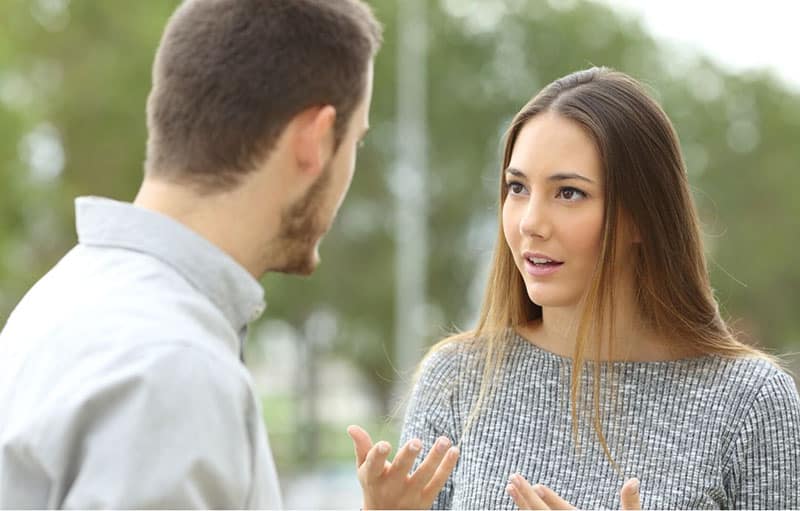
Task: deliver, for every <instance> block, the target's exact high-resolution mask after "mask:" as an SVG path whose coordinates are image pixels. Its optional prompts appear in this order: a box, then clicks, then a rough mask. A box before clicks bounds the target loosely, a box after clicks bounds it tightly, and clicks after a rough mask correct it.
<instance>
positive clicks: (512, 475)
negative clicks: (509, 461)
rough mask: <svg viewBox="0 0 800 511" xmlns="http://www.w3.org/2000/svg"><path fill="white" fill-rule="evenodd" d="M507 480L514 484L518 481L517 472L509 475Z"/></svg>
mask: <svg viewBox="0 0 800 511" xmlns="http://www.w3.org/2000/svg"><path fill="white" fill-rule="evenodd" d="M508 481H509V482H510V483H511V484H516V483H518V482H519V476H518V475H517V474H511V475H510V476H508Z"/></svg>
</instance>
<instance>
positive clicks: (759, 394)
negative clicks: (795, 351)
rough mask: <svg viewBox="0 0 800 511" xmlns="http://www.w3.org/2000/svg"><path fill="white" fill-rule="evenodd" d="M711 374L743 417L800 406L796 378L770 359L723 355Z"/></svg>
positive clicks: (720, 389)
mask: <svg viewBox="0 0 800 511" xmlns="http://www.w3.org/2000/svg"><path fill="white" fill-rule="evenodd" d="M718 363H719V366H718V368H717V370H716V371H715V373H716V374H714V375H712V381H714V382H715V383H716V385H715V386H716V387H717V388H718V390H719V391H721V392H724V393H725V394H726V395H727V396H729V399H730V402H731V403H732V404H733V405H734V406H735V407H736V408H737V409H738V412H739V414H737V415H741V416H746V415H748V414H752V413H757V414H762V413H768V411H769V410H771V409H778V408H784V407H786V406H791V407H793V408H797V409H800V398H798V393H797V387H796V384H795V381H794V378H792V376H791V375H790V374H789V373H788V372H787V371H786V370H785V369H783V368H782V367H780V366H779V365H778V364H776V363H775V362H773V361H772V360H769V359H768V358H760V357H740V358H730V359H728V358H725V359H723V358H720V359H719V362H718Z"/></svg>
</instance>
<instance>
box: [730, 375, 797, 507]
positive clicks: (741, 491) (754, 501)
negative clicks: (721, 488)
mask: <svg viewBox="0 0 800 511" xmlns="http://www.w3.org/2000/svg"><path fill="white" fill-rule="evenodd" d="M799 481H800V398H798V394H797V389H796V387H795V384H794V381H793V380H792V378H791V377H790V376H789V375H787V374H786V373H784V372H778V373H776V374H774V375H773V376H771V377H770V378H769V379H768V380H767V381H766V382H765V383H764V384H763V386H762V387H761V389H760V390H759V391H758V394H757V395H756V397H755V399H754V401H753V404H752V405H751V407H750V410H749V411H748V413H747V415H746V416H745V418H744V420H743V422H742V425H741V428H740V429H739V432H738V434H737V437H736V440H735V442H734V444H733V446H732V452H731V458H730V460H729V470H728V474H727V483H726V488H727V492H728V499H729V502H730V504H731V507H732V508H733V509H799V508H800V483H799Z"/></svg>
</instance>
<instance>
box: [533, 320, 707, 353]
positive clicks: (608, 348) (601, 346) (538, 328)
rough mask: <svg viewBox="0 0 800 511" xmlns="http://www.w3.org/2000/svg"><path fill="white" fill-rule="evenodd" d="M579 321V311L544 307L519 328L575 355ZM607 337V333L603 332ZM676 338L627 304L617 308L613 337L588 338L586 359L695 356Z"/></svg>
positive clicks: (555, 350)
mask: <svg viewBox="0 0 800 511" xmlns="http://www.w3.org/2000/svg"><path fill="white" fill-rule="evenodd" d="M579 323H580V310H579V308H578V307H573V308H560V307H559V308H555V307H543V308H542V319H540V320H534V321H531V322H530V323H528V324H527V325H525V326H524V327H522V328H520V329H519V334H520V335H522V336H523V337H524V338H525V339H527V340H528V341H529V342H531V343H533V344H535V345H536V346H538V347H539V348H542V349H544V350H545V351H549V352H552V353H555V354H557V355H560V356H563V357H568V358H572V357H574V355H575V343H576V337H577V334H578V325H579ZM604 335H606V336H607V333H604ZM693 355H694V354H693V353H690V352H688V351H687V349H686V348H684V347H680V343H679V342H677V341H676V340H673V339H668V338H665V337H664V336H661V335H658V334H657V333H656V332H655V331H654V330H653V329H652V328H649V327H648V326H647V325H646V324H645V322H644V321H643V319H642V318H641V315H639V314H636V313H633V311H631V309H630V308H627V307H621V306H618V307H615V308H614V332H613V340H612V342H609V339H608V338H607V337H606V338H603V339H598V338H597V337H596V336H592V337H590V338H589V339H587V340H586V344H585V346H584V357H585V358H586V359H587V360H601V361H633V362H652V361H662V360H677V359H681V358H686V357H687V356H693Z"/></svg>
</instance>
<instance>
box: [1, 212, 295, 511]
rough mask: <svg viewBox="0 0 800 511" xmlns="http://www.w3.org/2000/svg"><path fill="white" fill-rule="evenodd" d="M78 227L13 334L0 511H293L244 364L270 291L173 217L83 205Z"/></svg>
mask: <svg viewBox="0 0 800 511" xmlns="http://www.w3.org/2000/svg"><path fill="white" fill-rule="evenodd" d="M76 220H77V227H78V238H79V243H78V245H77V246H76V247H74V248H73V249H72V250H71V251H70V252H69V253H68V254H67V255H66V256H65V257H64V258H63V259H62V260H61V261H60V262H59V263H58V264H57V265H56V266H55V267H54V268H53V269H52V270H51V271H50V272H49V273H48V274H47V275H45V276H44V277H43V278H42V279H41V280H40V281H39V282H38V283H37V284H36V285H35V286H34V287H33V288H32V289H31V290H30V291H29V292H28V294H27V295H26V296H25V298H23V300H22V301H21V302H20V304H19V305H18V306H17V308H16V309H15V310H14V312H13V313H12V314H11V316H10V317H9V320H8V322H7V324H6V326H5V328H4V329H3V331H2V333H0V507H2V508H9V507H12V508H28V507H33V508H186V507H197V508H279V507H281V499H280V492H279V488H278V482H277V477H276V474H275V468H274V463H273V461H272V453H271V451H270V448H269V444H268V441H267V436H266V431H265V427H264V424H263V421H262V414H261V406H260V404H259V401H258V399H257V397H256V394H255V392H254V389H253V384H252V380H251V378H250V375H249V373H248V372H247V370H246V369H245V367H244V366H243V364H242V363H241V362H240V358H239V357H240V350H241V345H242V342H243V340H244V338H245V335H246V332H247V325H248V323H249V322H251V321H252V320H254V319H255V318H257V317H258V316H259V315H260V314H261V313H262V312H263V310H264V306H265V304H264V298H263V289H262V288H261V285H260V284H259V283H258V281H257V280H256V279H254V278H253V277H252V276H251V275H250V274H249V273H248V272H247V271H246V270H245V269H244V268H243V267H241V266H240V265H239V264H238V263H236V262H235V261H234V260H233V259H232V258H230V257H229V256H228V255H227V254H225V253H224V252H222V251H221V250H220V249H218V248H217V247H216V246H214V245H213V244H211V243H210V242H208V241H207V240H205V239H204V238H202V237H201V236H200V235H198V234H196V233H195V232H193V231H191V230H190V229H188V228H187V227H185V226H183V225H182V224H180V223H178V222H176V221H174V220H172V219H170V218H168V217H166V216H163V215H160V214H158V213H155V212H152V211H148V210H145V209H142V208H139V207H136V206H133V205H132V204H127V203H122V202H116V201H112V200H108V199H101V198H89V197H83V198H79V199H77V201H76Z"/></svg>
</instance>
